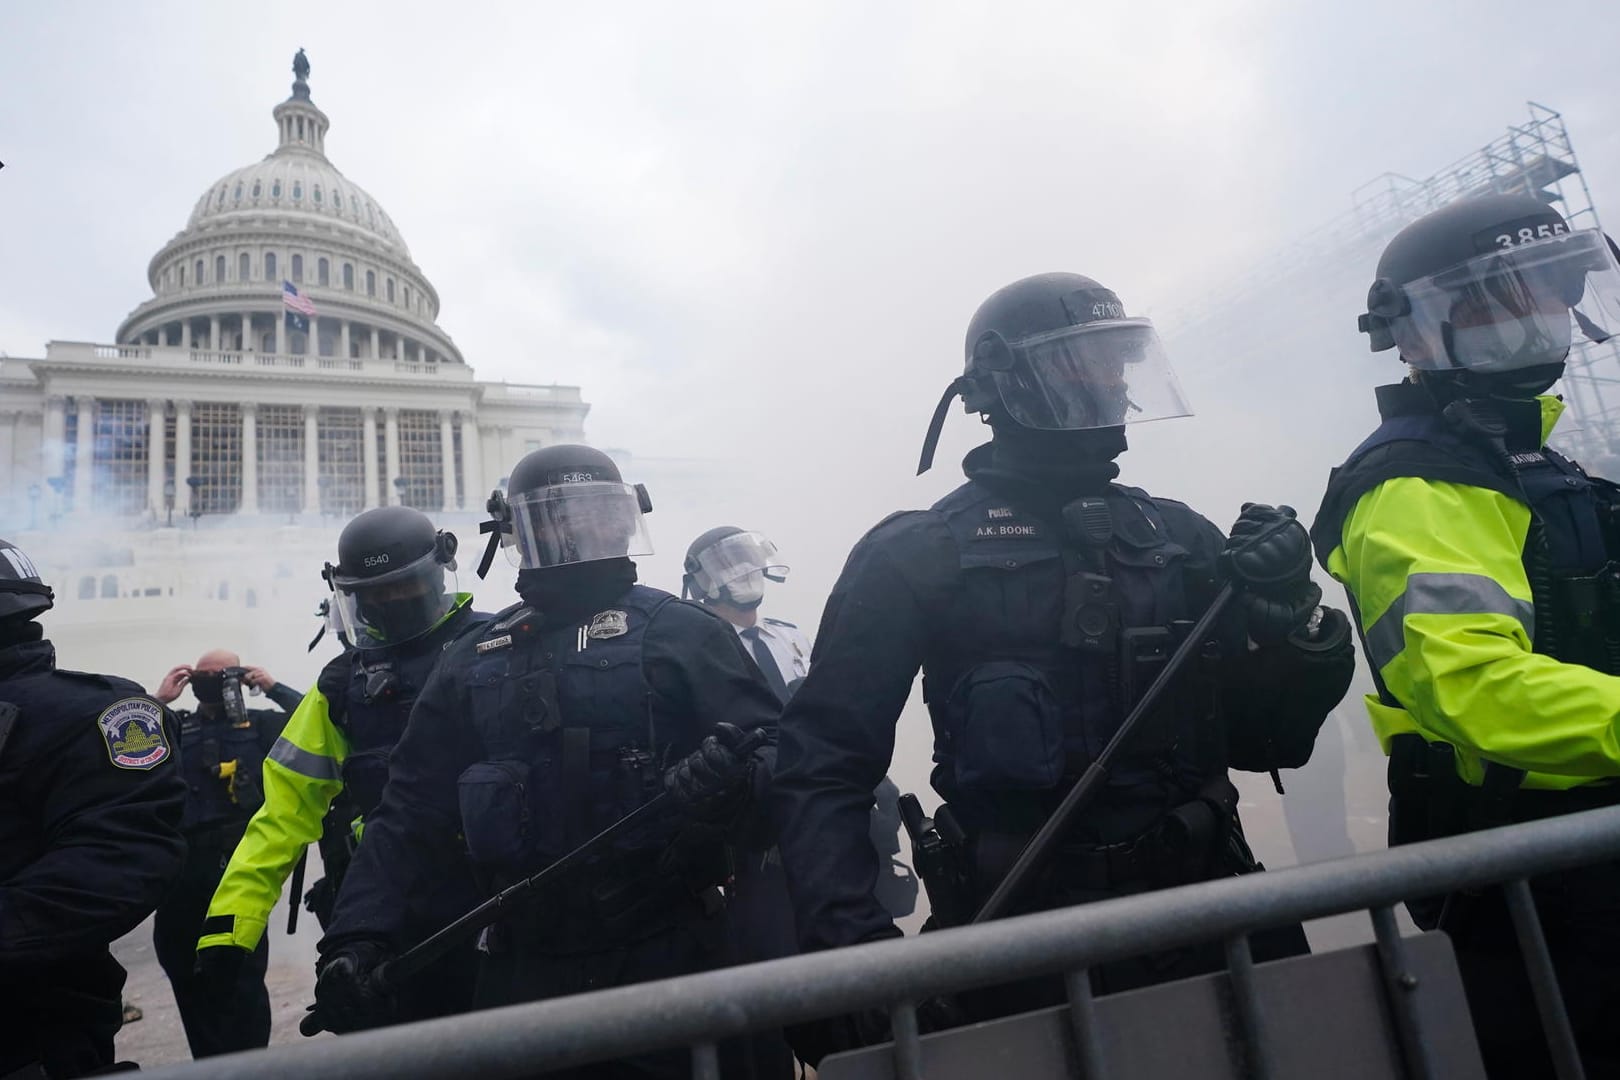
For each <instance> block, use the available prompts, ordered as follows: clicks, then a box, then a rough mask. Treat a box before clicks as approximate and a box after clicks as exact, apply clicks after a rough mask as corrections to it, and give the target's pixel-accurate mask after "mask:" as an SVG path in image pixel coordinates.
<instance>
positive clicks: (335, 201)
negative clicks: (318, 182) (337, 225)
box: [332, 191, 343, 210]
mask: <svg viewBox="0 0 1620 1080" xmlns="http://www.w3.org/2000/svg"><path fill="white" fill-rule="evenodd" d="M332 208H333V209H334V210H341V209H343V192H341V191H334V192H332Z"/></svg>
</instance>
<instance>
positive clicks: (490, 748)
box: [458, 585, 690, 868]
mask: <svg viewBox="0 0 1620 1080" xmlns="http://www.w3.org/2000/svg"><path fill="white" fill-rule="evenodd" d="M673 599H674V597H672V596H670V595H669V594H667V593H662V592H659V591H658V590H655V589H649V588H646V587H645V586H641V585H636V586H633V587H632V588H631V589H630V590H629V591H627V592H626V593H624V594H622V595H621V596H620V597H619V598H618V599H616V600H614V601H613V602H612V603H611V604H610V605H608V606H607V607H605V608H604V609H603V610H601V611H598V612H596V613H595V614H593V615H591V616H589V617H587V618H586V619H585V620H583V621H581V622H578V623H571V624H568V625H565V626H561V627H556V628H552V629H547V630H543V631H542V630H539V629H538V628H536V627H534V626H533V625H532V621H533V616H532V612H531V611H530V610H529V609H528V608H527V607H524V606H521V605H520V606H517V607H514V608H509V609H507V610H506V611H504V612H502V613H501V614H499V615H497V616H495V618H494V619H493V620H492V621H491V622H490V623H489V624H487V625H486V626H484V627H483V628H482V629H481V630H480V632H479V633H478V634H477V635H476V637H477V638H478V640H477V642H476V644H475V645H474V646H473V653H474V659H473V660H472V661H471V663H469V664H468V665H467V667H466V669H465V671H464V672H462V673H461V674H460V676H459V678H458V682H459V683H460V685H461V686H462V687H463V688H464V690H465V699H466V701H467V702H468V708H469V714H468V716H467V718H466V719H467V722H468V723H469V724H470V725H471V727H472V728H473V730H474V731H475V732H476V733H477V739H478V742H479V744H480V745H481V748H482V756H483V758H484V760H482V761H479V762H478V763H476V764H474V765H472V766H470V767H469V768H468V769H466V770H465V771H464V772H463V773H462V776H461V779H460V784H459V796H460V803H461V815H462V827H463V831H464V835H465V837H466V842H467V848H468V852H469V854H471V855H472V857H473V859H474V861H475V862H477V863H479V864H480V865H482V866H485V867H511V868H524V867H528V866H534V865H537V864H540V863H543V862H547V861H550V860H552V859H555V858H557V857H558V856H560V855H563V854H565V853H567V852H568V851H570V850H572V849H573V848H574V847H577V846H578V845H579V844H581V843H583V842H584V841H585V840H587V839H589V838H590V837H591V836H593V835H595V834H596V833H597V832H599V831H601V830H602V829H604V828H606V827H607V826H609V825H611V824H613V823H614V822H615V821H617V820H618V819H619V818H621V817H623V816H624V815H626V814H628V813H629V812H630V811H632V810H634V809H636V808H637V807H639V806H641V805H642V804H643V803H645V802H646V801H647V800H648V799H650V798H652V797H653V796H654V795H655V794H657V792H658V791H659V790H660V787H659V780H660V775H661V772H660V768H659V766H660V765H661V764H662V762H661V756H662V755H663V753H664V751H665V750H666V749H667V745H666V735H665V734H663V733H660V732H657V731H654V730H652V711H651V709H650V707H649V694H650V689H649V687H648V685H647V681H646V678H645V676H644V674H643V672H642V664H641V654H642V641H643V636H644V635H645V633H646V629H647V625H648V623H649V621H650V620H651V619H652V617H653V616H654V615H655V614H656V613H657V612H658V610H659V609H660V608H662V607H663V606H664V605H665V604H667V603H669V602H671V601H672V600H673ZM668 737H676V738H679V737H681V735H680V734H677V733H669V734H668ZM685 749H690V747H686V748H685ZM666 829H667V823H666V825H665V826H654V827H653V828H652V830H651V831H649V832H643V833H641V834H638V835H634V836H628V837H625V838H624V841H623V843H622V844H621V845H620V848H621V850H636V851H645V850H651V849H655V848H657V847H658V846H659V845H661V844H662V843H663V842H665V841H667V839H668V832H667V831H661V830H666Z"/></svg>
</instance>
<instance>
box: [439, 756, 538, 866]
mask: <svg viewBox="0 0 1620 1080" xmlns="http://www.w3.org/2000/svg"><path fill="white" fill-rule="evenodd" d="M528 789H529V767H528V765H526V764H524V763H523V762H521V761H479V762H474V763H473V764H471V765H469V766H467V768H466V769H465V770H463V771H462V774H461V777H460V779H458V780H457V781H456V796H457V800H458V801H459V802H460V804H461V832H462V835H463V836H464V837H466V840H467V852H468V854H470V855H471V856H472V857H473V860H474V861H476V862H480V863H486V864H490V863H505V862H512V861H515V860H517V859H518V858H520V857H521V856H522V855H523V854H524V852H525V851H526V850H527V848H528V839H529V790H528Z"/></svg>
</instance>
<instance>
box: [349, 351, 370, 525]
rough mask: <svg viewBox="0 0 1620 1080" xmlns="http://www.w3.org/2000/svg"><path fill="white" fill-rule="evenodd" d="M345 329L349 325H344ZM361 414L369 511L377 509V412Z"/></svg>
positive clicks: (361, 451) (363, 465)
mask: <svg viewBox="0 0 1620 1080" xmlns="http://www.w3.org/2000/svg"><path fill="white" fill-rule="evenodd" d="M343 325H344V326H345V327H347V326H348V325H349V324H348V323H344V324H343ZM360 412H361V417H362V419H361V438H360V464H361V466H362V467H363V468H364V469H365V474H366V504H365V508H366V509H367V510H374V509H376V507H377V410H376V409H375V408H373V407H371V406H367V407H366V408H364V409H361V410H360Z"/></svg>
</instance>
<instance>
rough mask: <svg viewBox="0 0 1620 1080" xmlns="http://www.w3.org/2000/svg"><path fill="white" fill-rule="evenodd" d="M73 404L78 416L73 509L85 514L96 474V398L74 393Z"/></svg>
mask: <svg viewBox="0 0 1620 1080" xmlns="http://www.w3.org/2000/svg"><path fill="white" fill-rule="evenodd" d="M73 404H74V406H75V408H76V409H77V410H78V417H79V427H78V431H77V433H76V434H77V438H76V439H75V444H76V447H75V451H74V456H73V510H74V512H75V513H78V514H85V513H88V512H89V511H90V492H91V486H90V484H91V481H92V480H93V479H94V478H95V475H96V399H95V398H93V397H91V396H90V395H89V394H75V395H74V396H73Z"/></svg>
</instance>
